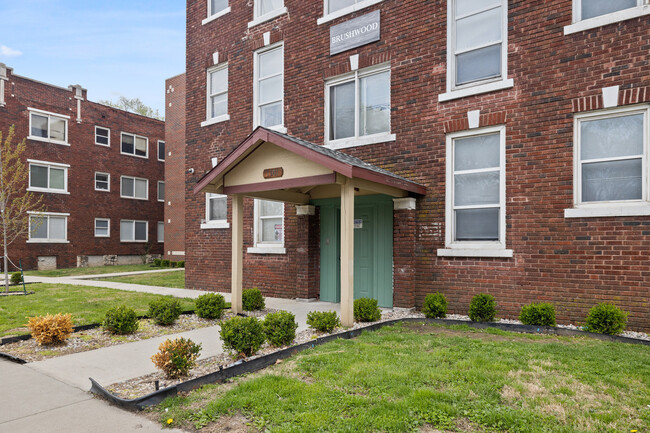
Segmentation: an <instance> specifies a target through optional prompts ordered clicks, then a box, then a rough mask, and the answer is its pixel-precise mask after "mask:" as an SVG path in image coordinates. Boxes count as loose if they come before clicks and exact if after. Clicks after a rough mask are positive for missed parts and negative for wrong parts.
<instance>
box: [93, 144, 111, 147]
mask: <svg viewBox="0 0 650 433" xmlns="http://www.w3.org/2000/svg"><path fill="white" fill-rule="evenodd" d="M95 146H101V147H111V145H110V144H101V143H95Z"/></svg>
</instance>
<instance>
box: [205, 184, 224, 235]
mask: <svg viewBox="0 0 650 433" xmlns="http://www.w3.org/2000/svg"><path fill="white" fill-rule="evenodd" d="M213 198H225V199H226V213H227V212H228V196H226V195H223V194H214V193H211V192H206V193H205V219H204V220H203V221H202V222H201V228H202V229H227V228H230V224H229V223H228V220H227V219H222V220H211V219H210V200H211V199H213Z"/></svg>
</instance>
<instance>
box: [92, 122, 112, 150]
mask: <svg viewBox="0 0 650 433" xmlns="http://www.w3.org/2000/svg"><path fill="white" fill-rule="evenodd" d="M95 144H98V145H100V146H110V145H111V130H110V129H108V128H103V127H101V126H95Z"/></svg>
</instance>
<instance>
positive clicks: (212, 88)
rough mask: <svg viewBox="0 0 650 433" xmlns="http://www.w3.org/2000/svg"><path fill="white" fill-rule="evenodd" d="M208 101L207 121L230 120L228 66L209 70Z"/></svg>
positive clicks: (224, 65)
mask: <svg viewBox="0 0 650 433" xmlns="http://www.w3.org/2000/svg"><path fill="white" fill-rule="evenodd" d="M207 88H208V99H207V102H208V104H207V111H206V119H207V120H208V121H210V120H212V121H213V122H215V123H216V122H219V121H223V120H228V64H227V63H224V64H222V65H217V66H215V67H214V68H210V69H208V83H207Z"/></svg>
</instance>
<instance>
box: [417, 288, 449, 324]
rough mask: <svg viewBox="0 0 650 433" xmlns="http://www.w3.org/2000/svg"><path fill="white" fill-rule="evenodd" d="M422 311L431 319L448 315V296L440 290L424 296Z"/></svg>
mask: <svg viewBox="0 0 650 433" xmlns="http://www.w3.org/2000/svg"><path fill="white" fill-rule="evenodd" d="M422 313H424V316H425V317H428V318H429V319H438V318H443V317H446V316H447V298H445V295H443V294H442V293H440V292H436V293H429V294H428V295H427V296H426V297H425V298H424V304H423V305H422Z"/></svg>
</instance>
